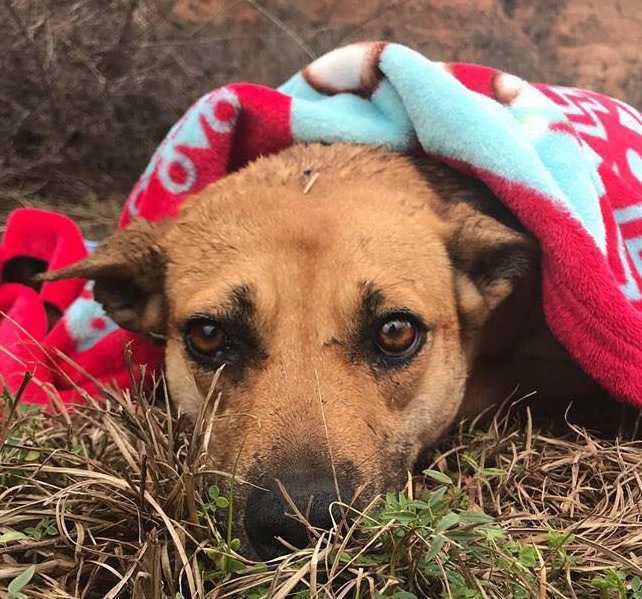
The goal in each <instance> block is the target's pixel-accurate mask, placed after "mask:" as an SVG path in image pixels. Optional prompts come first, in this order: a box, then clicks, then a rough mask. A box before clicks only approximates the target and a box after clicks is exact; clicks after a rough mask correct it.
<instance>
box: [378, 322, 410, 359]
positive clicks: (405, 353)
mask: <svg viewBox="0 0 642 599" xmlns="http://www.w3.org/2000/svg"><path fill="white" fill-rule="evenodd" d="M375 343H376V344H377V348H378V349H379V350H380V351H381V352H382V353H383V354H385V355H386V356H392V357H395V358H407V357H410V356H411V355H412V354H413V353H414V352H415V351H417V350H418V349H419V347H420V345H421V335H420V331H419V330H418V328H417V325H416V324H415V323H414V322H413V321H412V320H411V319H409V318H405V317H403V316H395V317H393V318H390V319H389V320H386V321H385V322H383V323H382V324H380V325H379V328H378V330H377V332H376V336H375Z"/></svg>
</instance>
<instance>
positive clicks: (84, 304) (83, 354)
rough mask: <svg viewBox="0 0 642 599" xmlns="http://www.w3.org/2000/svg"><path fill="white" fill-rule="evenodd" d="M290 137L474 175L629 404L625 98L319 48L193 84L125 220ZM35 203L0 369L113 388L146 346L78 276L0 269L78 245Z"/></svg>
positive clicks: (11, 235)
mask: <svg viewBox="0 0 642 599" xmlns="http://www.w3.org/2000/svg"><path fill="white" fill-rule="evenodd" d="M297 142H326V143H334V142H352V143H365V144H378V145H379V144H383V145H385V146H387V147H389V148H391V149H393V150H396V151H400V152H408V153H415V154H416V153H421V152H424V153H425V154H427V155H430V156H432V157H436V158H438V159H441V160H443V161H445V162H447V163H448V164H450V165H451V166H454V167H455V168H458V169H460V170H462V171H463V172H466V173H468V174H472V175H474V176H476V177H477V178H479V179H481V180H482V181H483V182H484V183H485V184H486V185H487V186H488V187H489V188H490V189H491V190H492V191H493V193H494V194H495V195H496V196H497V198H498V201H501V202H503V203H504V204H505V205H506V206H507V207H508V208H509V209H510V210H511V211H512V212H513V213H514V214H515V215H516V216H517V217H518V218H519V220H520V221H521V222H522V224H523V225H524V226H525V227H526V229H527V230H528V231H529V232H530V233H531V234H532V235H533V236H534V237H535V238H536V239H537V240H538V242H539V245H540V248H541V260H542V293H543V305H544V311H545V315H546V319H547V322H548V324H549V326H550V328H551V330H552V331H553V333H554V334H555V335H556V337H557V338H558V339H559V340H560V342H561V343H562V344H563V345H564V346H565V347H566V348H567V349H568V351H569V352H570V354H571V355H572V356H573V358H574V359H575V360H576V361H577V362H578V363H579V364H580V365H581V367H582V368H583V369H584V370H585V371H586V372H587V373H588V374H589V375H590V376H592V377H593V378H594V379H595V380H597V381H598V382H599V383H600V384H601V385H602V386H604V387H605V388H606V389H607V390H608V391H609V392H610V393H611V394H613V395H614V396H615V397H617V398H619V399H622V400H624V401H627V402H630V403H632V404H634V405H637V406H640V407H642V116H641V115H640V113H639V112H638V111H637V110H635V109H634V108H632V107H631V106H628V105H627V104H625V103H623V102H620V101H618V100H615V99H612V98H608V97H606V96H603V95H600V94H597V93H593V92H589V91H584V90H579V89H575V88H562V87H557V86H547V85H541V84H529V83H527V82H526V81H524V80H522V79H520V78H518V77H515V76H513V75H510V74H507V73H503V72H501V71H498V70H495V69H492V68H488V67H483V66H478V65H468V64H446V63H440V62H432V61H430V60H428V59H426V58H425V57H423V56H421V55H420V54H418V53H417V52H414V51H413V50H410V49H409V48H406V47H404V46H400V45H397V44H392V43H385V42H367V43H360V44H353V45H350V46H347V47H344V48H339V49H337V50H334V51H332V52H330V53H328V54H326V55H325V56H322V57H321V58H319V59H317V60H316V61H315V62H313V63H312V64H310V65H309V66H307V67H306V68H305V69H304V70H302V71H301V72H299V73H297V74H296V75H294V76H293V77H292V78H291V79H290V80H289V81H287V82H286V83H285V84H284V85H283V86H281V87H280V88H279V89H278V90H273V89H270V88H266V87H263V86H259V85H253V84H246V83H242V84H231V85H227V86H225V87H223V88H220V89H218V90H215V91H213V92H211V93H209V94H207V95H205V96H203V97H202V98H200V99H199V100H198V101H197V102H196V103H195V104H194V105H193V106H192V107H191V108H190V109H189V110H188V111H187V112H186V113H185V115H184V116H183V117H182V118H181V119H180V120H179V121H178V122H177V123H176V125H174V127H173V128H172V129H171V130H170V132H169V133H168V134H167V137H166V138H165V140H164V141H163V142H162V144H161V145H160V146H159V148H158V149H157V151H156V152H155V154H154V156H153V157H152V159H151V161H150V163H149V165H148V167H147V168H146V170H145V172H144V173H143V175H142V176H141V178H140V180H139V181H138V183H137V184H136V185H135V186H134V188H133V190H132V192H131V194H130V195H129V197H128V199H127V201H126V203H125V207H124V210H123V214H122V218H121V226H126V225H127V224H128V223H130V222H131V220H132V219H133V218H137V217H141V218H146V219H149V220H158V219H161V218H165V217H171V216H172V215H174V214H175V213H176V211H177V210H178V208H179V206H180V204H181V203H182V202H183V201H184V199H185V198H186V197H188V196H190V195H193V194H195V193H197V192H198V191H199V190H201V189H203V188H204V187H205V186H206V185H209V184H211V183H213V182H215V181H216V180H218V179H220V178H221V177H223V176H225V175H226V174H227V173H229V172H231V171H234V170H237V169H239V168H241V167H242V166H243V165H245V164H246V163H247V162H249V161H251V160H253V159H255V158H256V157H258V156H260V155H266V154H270V153H274V152H278V151H280V150H282V149H284V148H286V147H287V146H289V145H291V144H293V143H297ZM32 212H33V211H32ZM32 212H30V213H29V214H26V213H25V212H24V211H17V212H16V213H14V214H13V215H12V216H11V218H10V219H9V221H8V222H7V229H6V232H5V235H4V239H3V242H2V246H1V247H0V310H2V313H3V314H5V316H4V318H3V319H2V320H0V349H3V354H4V355H0V374H1V375H2V377H3V378H4V379H5V381H6V383H7V384H8V386H9V387H10V388H12V389H13V388H14V387H15V385H16V383H15V380H17V379H18V378H21V377H18V374H19V373H21V372H24V370H25V368H26V367H28V368H32V369H34V371H37V372H38V375H39V377H38V378H42V381H43V383H42V385H40V386H38V385H35V386H33V387H34V390H33V391H31V392H30V393H29V394H27V397H26V399H27V400H29V401H38V402H40V403H46V402H47V401H48V396H46V395H43V391H42V389H44V388H46V384H49V388H50V389H52V388H53V389H57V390H58V391H59V392H60V393H61V395H62V396H63V399H64V401H74V400H77V399H78V391H77V390H75V387H76V386H79V387H80V388H81V389H85V390H87V391H88V392H94V391H95V390H96V383H95V382H92V381H91V380H90V378H91V377H95V378H96V379H98V380H99V382H115V383H117V384H120V385H127V384H128V382H129V378H128V375H127V367H126V363H125V360H124V358H123V348H124V347H125V345H127V344H132V347H134V348H135V352H134V353H135V360H137V361H140V362H144V363H147V364H149V365H151V366H158V365H159V364H160V363H161V360H162V353H161V352H160V351H159V350H158V348H156V347H154V346H152V345H151V344H149V343H148V342H147V341H144V340H142V339H140V338H139V337H137V336H135V335H133V334H130V333H127V332H126V331H123V330H121V329H119V328H118V327H117V326H116V325H115V324H114V323H113V322H112V321H110V320H109V319H108V318H107V317H106V316H105V315H104V313H103V312H102V309H101V308H100V306H98V305H97V304H96V303H95V302H94V301H93V298H92V296H91V286H90V285H86V284H85V283H84V282H81V281H71V282H66V281H64V282H60V283H51V284H47V285H43V287H42V288H41V289H40V290H36V291H34V290H33V289H29V288H27V287H25V286H24V285H21V284H20V283H19V282H15V281H13V280H7V279H6V277H5V279H2V278H1V277H2V272H3V270H2V265H3V264H4V265H5V274H6V272H8V271H10V270H11V260H12V258H15V257H16V256H32V257H34V258H37V259H39V260H41V261H43V262H44V263H46V266H45V267H46V268H49V269H54V268H57V267H60V266H64V265H65V264H68V263H70V262H72V261H75V260H77V259H80V258H82V257H83V256H84V255H85V253H86V249H85V244H84V242H83V241H82V239H81V238H80V234H79V233H78V231H77V229H75V227H74V225H73V223H71V222H70V221H66V220H65V219H64V217H61V216H59V215H55V214H53V213H48V214H46V213H44V212H41V211H39V212H38V214H37V215H33V214H32ZM30 215H31V216H30ZM36 216H37V218H36ZM32 221H33V222H32ZM34 223H40V224H34ZM43 223H44V224H43ZM41 225H42V227H41V228H38V227H39V226H41ZM36 233H37V235H36ZM7 264H9V268H8V267H7ZM7 268H8V270H7ZM9 279H11V277H9ZM46 302H48V303H50V304H52V305H54V306H56V307H57V308H58V309H59V310H60V311H61V312H62V313H63V315H62V318H61V319H60V321H59V322H58V323H57V324H55V325H54V326H53V328H51V329H50V325H48V324H47V319H46V312H45V313H44V320H43V310H44V306H45V303H46ZM43 323H44V324H43ZM17 327H18V328H17ZM43 327H44V330H43ZM34 340H35V341H37V342H38V343H37V344H34V343H33V342H34ZM34 345H35V346H36V347H40V350H38V351H43V352H45V353H47V354H48V355H50V354H51V353H52V350H55V351H54V352H53V353H57V352H58V351H63V352H65V353H69V354H70V355H71V356H72V358H74V361H75V362H78V363H79V364H80V365H81V367H82V368H81V370H82V369H84V370H86V371H87V372H86V374H83V373H82V372H81V370H79V369H77V368H74V367H72V366H70V365H69V363H68V362H66V361H61V360H58V361H56V360H54V362H55V365H57V366H60V365H63V366H64V367H63V373H64V376H63V377H62V379H61V377H60V374H57V375H54V374H52V372H53V371H54V370H55V368H53V369H52V365H51V360H50V359H49V362H48V364H49V365H48V366H47V367H46V368H45V367H44V366H43V365H42V364H39V361H40V362H42V361H43V360H44V361H45V362H47V360H46V359H44V358H43V356H42V355H38V356H35V357H34V356H33V355H31V358H30V359H29V360H28V359H27V358H26V357H25V356H27V355H30V354H29V352H31V353H32V354H33V352H34V351H35V350H34V349H33V348H34ZM35 353H36V354H37V353H38V352H35ZM12 355H13V356H14V358H15V359H14V358H11V357H10V356H12ZM25 364H27V366H25ZM106 364H109V366H108V367H106V366H105V365H106ZM87 375H91V377H88V376H87ZM49 392H51V391H49Z"/></svg>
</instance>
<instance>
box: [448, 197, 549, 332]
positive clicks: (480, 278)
mask: <svg viewBox="0 0 642 599" xmlns="http://www.w3.org/2000/svg"><path fill="white" fill-rule="evenodd" d="M495 201H499V200H495ZM447 220H448V223H449V233H448V239H447V248H448V252H449V255H450V257H451V260H452V262H453V265H454V267H455V287H456V293H457V301H458V309H459V312H460V317H461V321H462V327H463V328H464V330H465V331H468V333H469V334H470V333H474V332H475V331H479V330H481V329H482V328H483V327H484V325H485V324H486V323H487V322H488V320H489V319H490V318H491V316H492V315H493V314H494V313H495V312H496V311H497V310H498V308H499V307H500V306H501V305H502V304H504V303H506V300H507V299H508V298H509V297H510V296H511V295H512V294H514V293H515V291H516V290H517V288H518V287H520V286H522V287H523V286H524V285H525V284H526V285H527V284H528V283H529V282H530V281H532V279H533V276H534V273H535V270H536V265H537V256H538V247H537V244H536V242H535V241H534V240H533V239H531V238H529V237H528V236H527V235H526V234H524V233H522V232H521V231H519V230H515V229H513V228H511V227H509V226H507V225H505V224H503V223H502V222H500V221H499V220H496V219H495V218H493V217H491V216H488V215H486V214H484V213H482V212H480V211H479V210H478V209H477V208H476V207H475V206H473V205H471V204H469V203H467V202H461V203H457V204H454V205H452V206H451V207H450V209H449V211H448V219H447Z"/></svg>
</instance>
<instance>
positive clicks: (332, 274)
mask: <svg viewBox="0 0 642 599" xmlns="http://www.w3.org/2000/svg"><path fill="white" fill-rule="evenodd" d="M297 159H299V158H297ZM279 164H280V163H278V162H277V163H276V165H273V166H270V163H269V162H268V163H266V164H265V165H264V168H263V171H267V174H265V176H263V171H261V172H260V173H259V174H258V175H257V173H256V172H255V170H256V169H255V170H254V171H253V170H251V169H250V170H249V171H248V172H247V173H246V174H244V173H242V172H241V173H238V174H236V175H234V176H232V177H229V178H228V179H227V180H223V181H222V182H220V183H218V184H216V185H214V186H212V187H210V188H208V189H206V190H205V191H204V192H202V193H201V194H199V196H197V197H195V198H193V199H192V200H190V201H189V202H188V203H187V204H186V206H185V208H184V209H183V210H182V213H181V215H180V218H179V219H178V221H177V222H176V224H175V226H174V227H173V229H172V230H171V231H170V234H169V235H168V236H167V238H166V251H167V253H168V258H169V260H168V273H169V276H168V293H169V295H170V298H169V299H170V302H171V303H172V304H174V305H175V306H176V307H177V308H176V309H177V311H178V312H180V313H181V314H182V315H187V313H188V312H190V311H194V312H195V311H198V310H201V309H203V310H204V309H207V307H208V306H212V307H214V306H215V305H216V304H217V303H219V304H221V303H224V302H225V299H226V297H227V296H229V294H230V291H231V290H233V289H234V288H238V287H242V286H243V287H246V288H248V289H251V290H253V294H254V296H255V300H256V301H257V303H258V304H259V306H263V308H264V312H268V311H270V310H271V309H273V306H274V304H275V303H277V302H279V303H280V304H281V305H284V304H287V303H288V301H290V302H291V303H293V304H294V303H296V304H297V305H301V303H302V301H301V299H300V298H301V297H304V298H305V301H304V302H303V303H305V304H310V303H314V304H315V306H321V308H320V309H322V307H323V306H326V307H327V306H329V305H330V304H333V305H338V306H341V305H344V306H353V305H354V303H355V302H356V301H357V299H358V297H359V295H360V294H361V291H362V289H363V285H364V283H366V282H373V283H375V284H376V285H377V286H379V287H383V288H386V289H388V295H390V296H393V297H396V298H399V297H400V296H401V297H402V299H398V300H397V302H400V301H402V300H403V296H404V295H405V296H406V299H405V302H406V303H410V302H411V299H412V298H411V296H413V295H417V296H421V297H425V298H430V297H432V296H440V297H443V296H444V292H443V289H444V288H447V287H448V286H449V284H450V279H451V275H450V272H449V270H448V265H449V262H448V260H447V257H446V252H445V248H444V243H443V239H444V230H445V229H444V225H443V223H442V222H441V221H440V220H439V219H438V218H437V217H436V216H435V215H434V213H433V212H432V211H431V209H430V208H429V206H428V202H427V201H426V198H425V197H422V195H421V193H419V192H418V191H417V190H418V189H419V183H420V181H415V182H414V187H413V184H412V182H411V181H409V182H408V183H409V184H408V185H405V186H402V185H400V184H399V180H398V178H393V179H392V180H389V179H388V178H387V176H386V171H385V169H384V170H383V171H381V172H382V173H383V174H380V175H376V176H373V175H372V174H371V173H367V174H364V175H363V176H361V175H360V174H359V173H357V174H354V173H350V174H349V175H348V176H345V174H344V175H343V176H336V177H335V176H334V174H333V172H332V170H331V169H325V170H321V171H320V173H319V175H318V176H317V177H316V178H315V179H310V178H306V177H307V170H306V176H304V177H303V178H300V177H298V176H297V173H298V170H297V169H295V168H290V169H289V170H288V169H286V174H285V175H284V174H283V172H280V171H279ZM287 164H288V165H289V166H291V165H290V164H289V163H287ZM281 166H282V165H281ZM274 172H276V173H277V175H274V174H273V173H274ZM279 172H280V174H279ZM306 181H307V182H306ZM310 181H312V183H310ZM172 296H174V297H172ZM312 300H314V301H312ZM346 310H348V308H347V307H346Z"/></svg>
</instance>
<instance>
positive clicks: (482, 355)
mask: <svg viewBox="0 0 642 599" xmlns="http://www.w3.org/2000/svg"><path fill="white" fill-rule="evenodd" d="M312 176H314V177H315V179H314V181H313V183H312V184H310V178H311V177H312ZM304 190H305V193H304ZM484 195H488V194H487V192H485V191H484V190H482V189H480V188H479V187H478V186H477V187H475V186H474V185H473V184H472V183H471V182H470V181H468V180H467V179H465V178H464V177H462V176H460V175H457V174H455V173H453V172H452V171H450V170H449V169H446V168H445V167H442V166H439V165H435V164H432V163H424V164H422V165H420V166H417V164H416V163H415V162H414V161H412V160H410V159H408V158H405V157H402V156H398V155H394V154H391V153H388V152H385V151H383V150H380V149H374V148H364V147H357V146H345V145H335V146H330V147H326V146H320V145H312V146H306V147H303V146H295V147H293V148H291V149H289V150H287V151H284V152H282V153H281V154H279V155H277V156H272V157H269V158H261V159H259V160H257V161H256V162H254V163H253V164H251V165H249V166H248V167H246V168H244V169H243V170H241V171H240V172H238V173H236V174H233V175H230V176H228V177H226V178H225V179H223V180H222V181H220V182H219V183H217V184H215V185H212V186H210V187H208V188H207V189H205V190H204V191H203V192H201V193H200V194H198V196H196V197H194V198H193V199H191V200H190V201H188V202H186V203H185V205H184V206H183V208H182V210H181V213H180V215H179V217H178V218H177V219H176V220H175V221H172V222H170V223H165V224H162V225H156V226H153V227H150V226H149V225H144V224H137V225H134V226H133V227H132V228H131V231H124V232H121V233H119V234H118V235H117V236H116V237H115V238H114V239H113V240H112V241H111V242H108V243H107V244H106V245H105V246H104V247H103V248H102V249H101V250H99V251H98V253H97V254H96V255H95V256H94V257H92V258H90V259H89V260H88V261H87V262H86V263H85V264H84V265H83V266H77V267H72V268H71V269H69V270H68V271H66V272H64V273H62V276H73V275H75V276H89V277H94V278H97V279H98V283H97V288H98V289H100V288H102V287H104V288H106V289H107V291H104V292H103V294H104V296H105V298H106V299H105V301H106V303H107V307H108V310H109V309H110V306H109V302H110V301H111V302H112V303H113V304H114V305H113V306H112V308H111V310H110V311H111V312H112V313H113V314H116V316H118V314H119V312H118V311H119V310H120V316H121V318H120V319H119V322H121V324H124V325H127V324H129V326H131V327H132V328H134V329H137V330H148V331H150V330H152V331H157V332H158V331H160V332H161V333H162V334H164V335H165V336H166V339H167V341H166V343H167V354H166V366H167V375H168V380H169V384H170V389H171V393H172V397H173V400H174V401H175V402H176V404H177V405H178V406H179V407H180V408H181V409H182V410H184V411H186V412H188V413H189V414H192V415H195V414H196V413H197V412H198V410H199V408H200V406H201V405H202V402H203V397H204V395H205V394H206V393H207V390H208V388H209V386H210V383H211V380H212V376H213V374H214V373H213V372H212V371H211V370H208V369H204V368H202V367H200V366H197V365H196V364H194V363H193V362H192V361H191V360H190V358H189V357H188V355H187V353H186V350H185V346H184V340H183V332H182V331H183V329H182V327H183V325H184V323H185V322H186V321H187V320H188V319H189V318H190V317H191V316H192V315H194V314H209V313H213V314H216V313H218V312H219V311H220V310H221V306H222V305H224V304H225V303H226V302H227V301H228V295H229V293H230V290H232V289H234V288H237V287H240V286H243V287H244V288H246V289H247V290H248V294H249V296H250V297H251V299H252V302H254V304H255V306H256V310H255V314H254V316H253V319H254V320H253V326H254V328H255V330H256V331H257V332H258V334H259V336H260V338H261V342H262V347H263V349H264V351H265V356H264V358H263V359H262V360H261V361H260V363H257V364H256V365H255V366H252V365H251V366H249V367H248V368H247V369H246V371H245V373H244V375H243V376H242V377H240V378H239V380H235V379H234V377H232V376H231V375H229V374H228V373H226V371H225V369H224V371H223V375H222V379H221V390H222V403H221V406H220V409H219V414H218V417H217V420H216V424H215V427H214V435H213V439H214V446H215V450H213V451H212V465H213V467H215V468H218V469H221V470H225V471H228V472H229V471H232V470H233V469H234V468H236V473H237V475H238V476H239V477H240V478H242V479H246V480H250V481H251V482H259V483H260V482H261V481H265V480H267V479H269V478H270V477H274V476H277V475H278V474H279V473H280V472H281V470H282V469H283V467H284V464H285V465H286V466H287V465H289V466H291V467H292V468H294V467H295V466H293V465H296V464H303V465H306V464H307V465H308V467H309V465H310V464H313V465H314V466H315V467H318V468H319V469H320V470H323V471H328V470H329V469H331V468H332V467H333V465H334V467H335V468H342V467H344V466H345V465H349V466H347V467H349V470H350V473H349V475H350V476H351V477H352V478H353V479H355V482H356V483H357V485H365V486H366V487H367V494H368V495H370V494H372V493H375V492H380V491H383V490H385V489H388V488H394V487H395V486H397V485H398V484H399V483H400V482H401V481H402V480H403V479H404V477H405V473H406V470H407V469H409V468H411V467H412V465H413V463H414V462H415V460H416V459H417V457H418V455H419V453H420V451H421V450H422V449H423V448H424V447H426V446H427V445H429V444H430V443H432V442H434V441H435V440H436V439H438V438H439V437H440V435H442V434H443V432H444V431H445V430H446V429H447V428H448V427H449V426H450V424H451V423H452V422H453V420H454V418H455V416H456V415H457V413H458V412H460V411H463V412H465V413H474V412H476V411H478V410H480V409H483V408H484V407H486V406H487V405H489V404H490V403H491V402H498V401H501V400H503V399H504V398H505V397H506V396H507V395H508V394H509V393H510V392H511V391H512V390H513V389H514V387H515V385H518V384H521V385H522V387H521V392H522V393H527V392H529V391H532V390H539V391H542V390H544V392H545V393H547V394H549V395H551V397H553V398H555V397H558V396H559V395H560V394H565V395H567V396H568V394H569V393H573V392H574V391H575V390H580V391H581V392H582V393H584V392H586V391H587V390H591V389H592V387H591V384H590V383H589V382H588V381H587V379H586V377H584V376H583V375H582V374H581V373H580V372H579V370H578V369H577V368H576V367H575V366H574V365H573V363H572V362H571V361H570V359H569V358H568V356H567V355H566V353H565V352H564V351H563V350H561V348H559V346H558V345H557V344H556V343H555V341H554V340H553V338H552V336H551V335H550V333H549V332H548V329H547V328H546V326H545V324H544V322H543V319H542V317H541V308H540V305H539V300H538V288H537V280H538V274H537V249H536V246H535V244H534V243H533V242H532V241H531V240H530V239H529V238H528V237H527V236H526V235H524V234H523V233H520V232H519V231H517V230H515V229H514V228H511V227H508V226H505V225H504V224H501V223H500V222H499V221H497V220H495V219H493V218H490V217H488V216H485V215H484V214H482V212H481V211H480V209H479V208H478V207H477V202H478V200H479V201H481V200H482V199H483V197H482V196H484ZM471 197H472V200H471ZM468 200H471V201H468ZM494 201H496V200H494ZM504 247H506V248H507V251H509V252H511V251H513V249H514V251H515V252H518V253H519V254H520V255H519V260H522V262H524V260H525V262H524V266H523V268H521V270H520V269H518V270H517V271H516V272H510V273H509V274H506V273H505V272H501V271H500V272H495V271H494V270H493V263H492V256H493V255H494V254H493V252H494V251H496V250H497V249H498V248H499V249H501V248H504ZM484 256H490V258H489V260H490V266H488V265H487V266H484V262H483V260H482V258H483V257H484ZM510 256H512V254H509V257H510ZM516 260H517V257H516ZM480 264H481V265H482V266H480ZM106 265H109V266H108V267H107V266H106ZM480 269H481V270H480ZM128 277H129V278H131V279H132V282H133V283H135V284H137V285H138V286H139V287H140V293H141V299H136V300H131V298H130V300H129V301H128V302H125V304H126V305H121V306H118V305H116V304H117V302H116V301H115V300H114V298H113V294H114V292H115V291H117V289H116V288H115V287H114V281H116V282H118V281H121V282H122V281H123V280H124V279H127V278H128ZM101 281H102V284H101ZM101 285H102V287H101ZM368 285H373V286H376V287H377V288H378V289H380V290H381V291H382V293H383V294H384V296H385V305H384V306H380V307H378V308H377V310H378V311H379V312H383V311H385V309H386V308H387V307H388V308H390V309H395V308H399V307H404V308H407V309H410V310H411V311H413V312H414V313H416V314H418V315H420V316H421V318H422V319H423V320H424V321H425V322H426V323H428V324H429V325H430V332H429V335H428V340H427V342H426V344H425V346H424V348H423V349H422V350H421V352H420V353H419V354H418V355H417V356H416V358H415V359H414V360H413V361H411V362H410V363H409V364H408V365H407V366H406V367H403V368H398V369H394V370H390V371H382V370H381V369H377V368H375V367H373V366H372V364H369V363H368V361H367V360H366V359H364V358H363V356H361V355H360V354H359V351H358V350H356V349H355V347H354V338H355V335H356V333H357V328H358V326H359V313H360V312H359V311H360V302H361V298H362V295H363V292H364V288H365V287H367V286H368ZM159 298H161V299H162V301H161V303H159ZM534 364H537V365H539V366H538V367H537V368H534V366H533V365H534ZM555 373H560V376H563V377H565V381H566V382H565V383H564V384H563V385H560V384H559V382H558V380H559V379H556V377H555ZM543 379H545V380H543ZM551 380H555V381H556V386H553V385H551V386H550V387H551V388H547V387H548V386H549V385H548V382H549V381H551ZM462 406H463V408H462ZM246 493H247V491H245V490H244V488H242V489H241V491H240V495H239V498H240V500H239V507H240V510H241V511H242V510H243V508H244V503H243V501H244V497H245V496H246Z"/></svg>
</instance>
